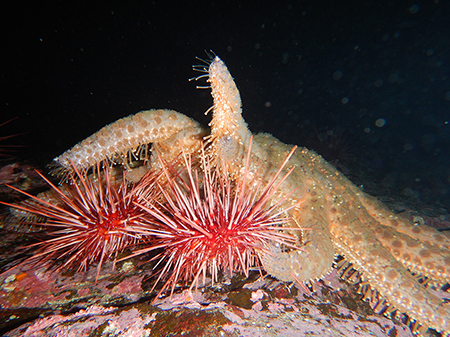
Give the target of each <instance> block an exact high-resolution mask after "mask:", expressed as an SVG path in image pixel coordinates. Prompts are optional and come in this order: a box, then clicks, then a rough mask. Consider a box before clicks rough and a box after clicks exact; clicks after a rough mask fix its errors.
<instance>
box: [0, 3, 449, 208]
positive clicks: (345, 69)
mask: <svg viewBox="0 0 450 337" xmlns="http://www.w3.org/2000/svg"><path fill="white" fill-rule="evenodd" d="M0 10H1V20H2V25H3V27H4V28H3V29H2V30H1V49H2V52H1V55H2V67H1V73H0V78H1V85H2V88H1V97H2V108H1V112H0V123H1V122H3V121H6V120H8V119H10V118H13V117H16V116H18V117H19V118H18V119H17V120H15V121H13V122H11V123H9V124H8V125H7V126H4V127H2V128H1V129H0V135H5V134H12V133H20V132H27V134H25V135H23V136H20V137H16V138H15V139H14V142H17V143H22V144H26V145H27V148H26V149H24V150H23V152H22V155H23V156H25V157H27V158H30V159H33V160H34V161H37V163H39V164H40V165H44V164H45V163H48V162H49V161H50V160H51V159H52V158H53V157H55V156H57V155H59V154H61V153H62V152H64V151H65V150H66V149H68V148H70V147H71V146H73V145H74V144H75V143H77V142H78V141H80V140H82V139H84V138H85V137H87V136H89V135H90V134H92V133H93V132H95V131H97V130H98V129H100V128H101V127H103V126H104V125H106V124H108V123H110V122H112V121H114V120H116V119H118V118H121V117H124V116H127V115H129V114H133V113H136V112H138V111H140V110H143V109H150V108H170V109H175V110H177V111H179V112H181V113H184V114H186V115H188V116H190V117H193V118H195V119H197V120H199V121H200V122H202V123H204V124H207V123H208V121H209V116H204V112H205V111H206V110H207V109H208V108H209V107H210V106H211V104H212V99H211V98H210V96H209V92H208V90H197V89H195V86H196V83H195V82H189V81H188V79H189V78H191V77H194V76H196V75H197V74H196V73H195V72H193V71H192V64H198V63H199V62H198V61H196V60H195V56H200V57H206V54H205V53H204V50H209V49H212V50H213V51H214V52H215V53H216V54H217V55H219V56H220V57H221V58H222V59H223V60H224V61H225V63H226V64H227V66H228V68H229V70H230V72H231V74H232V75H233V77H234V78H235V80H236V83H237V85H238V87H239V89H240V92H241V96H242V101H243V109H244V118H245V119H246V121H247V122H248V123H249V127H250V129H251V130H252V131H253V132H260V131H264V132H269V133H272V134H273V135H274V136H276V137H278V138H280V139H281V140H282V141H283V142H286V143H293V144H299V145H305V143H307V140H308V139H313V138H314V137H316V136H315V135H316V130H317V131H318V132H319V133H320V132H323V131H324V130H325V131H326V130H337V129H342V130H344V132H345V133H346V134H348V135H351V137H350V138H351V139H352V142H353V144H352V145H351V147H352V150H351V153H352V156H353V157H352V160H350V161H349V163H346V165H347V167H348V168H349V170H350V171H353V172H356V171H358V172H360V171H362V172H365V173H364V174H363V176H364V177H363V178H361V174H355V175H358V176H359V178H356V180H359V181H357V182H358V183H367V184H368V185H373V186H374V188H373V190H374V191H378V193H380V194H389V193H394V194H396V195H397V196H398V197H399V198H402V197H404V198H406V199H410V200H414V201H416V202H418V203H421V202H422V203H430V204H433V205H439V206H443V207H447V208H449V209H450V201H449V200H450V165H449V163H450V156H449V148H450V78H449V76H450V64H449V62H450V23H449V22H450V20H449V19H448V18H449V17H450V4H449V1H443V0H442V1H386V0H383V1H306V0H305V1H261V2H256V1H255V2H245V1H241V2H231V1H229V2H228V1H183V2H182V1H123V2H119V1H109V2H96V1H91V2H73V3H71V2H66V1H64V2H63V1H61V2H59V3H56V4H50V2H38V1H35V2H20V1H18V2H14V3H12V2H3V3H2V5H1V8H0ZM347 100H348V102H347ZM377 120H378V121H379V122H380V121H381V120H384V121H385V124H384V126H382V127H378V126H376V121H377ZM350 162H353V163H355V162H356V164H351V163H350ZM352 165H354V166H352ZM377 186H378V190H377V188H376V187H377Z"/></svg>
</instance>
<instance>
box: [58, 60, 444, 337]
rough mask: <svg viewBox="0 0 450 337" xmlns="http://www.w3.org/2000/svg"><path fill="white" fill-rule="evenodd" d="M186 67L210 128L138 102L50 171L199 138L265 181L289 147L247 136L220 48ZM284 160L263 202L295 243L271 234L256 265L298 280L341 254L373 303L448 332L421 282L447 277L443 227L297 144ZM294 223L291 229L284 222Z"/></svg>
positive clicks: (233, 165)
mask: <svg viewBox="0 0 450 337" xmlns="http://www.w3.org/2000/svg"><path fill="white" fill-rule="evenodd" d="M195 68H196V69H197V70H199V71H202V72H204V73H205V74H204V75H202V76H199V77H198V78H202V77H207V81H208V82H209V83H210V85H211V91H212V96H213V100H214V105H213V107H212V121H211V123H210V127H211V130H210V131H208V129H206V128H204V127H202V126H201V125H200V124H198V123H197V122H195V121H193V120H192V119H190V118H188V117H186V116H185V115H183V114H180V113H177V112H175V111H171V110H149V111H143V112H140V113H138V114H136V115H134V116H129V117H126V118H123V119H120V120H118V121H117V122H114V123H112V124H110V125H108V126H106V127H104V128H103V129H101V130H100V131H98V132H97V133H95V134H94V135H92V136H90V137H89V138H87V139H86V140H84V141H82V142H80V143H79V144H77V145H76V146H74V147H73V148H72V149H70V150H68V151H67V152H65V153H64V154H62V155H61V156H59V157H57V158H55V160H54V163H55V165H56V166H58V168H57V170H56V171H57V172H60V173H61V172H64V171H70V170H71V168H70V163H71V162H72V163H73V165H74V166H75V167H76V168H77V169H78V170H87V169H89V168H90V167H92V166H94V165H96V164H97V163H100V162H114V163H121V164H124V166H125V167H127V166H128V163H129V162H130V161H132V160H133V158H134V159H145V160H147V161H148V162H149V168H150V170H151V171H152V170H158V169H159V168H160V167H161V165H163V164H162V163H167V162H169V163H170V162H173V161H176V160H177V158H179V155H180V149H181V148H182V149H183V150H184V151H185V152H186V153H189V154H191V155H192V156H193V157H196V156H197V157H198V156H200V153H201V149H202V148H203V147H204V146H205V147H206V149H205V151H206V154H207V156H208V157H209V158H211V165H212V166H213V167H215V168H216V170H215V172H216V174H220V175H226V176H227V177H228V178H229V179H231V180H232V181H237V180H239V179H240V177H242V176H243V175H245V177H246V178H245V181H246V184H247V185H248V188H249V189H252V188H254V187H255V186H261V187H262V189H261V190H264V187H265V186H266V185H267V184H269V183H270V182H271V180H272V178H273V177H275V176H276V174H277V171H278V170H279V168H280V167H282V163H283V161H284V160H285V158H286V157H287V155H288V154H289V153H290V151H291V149H292V146H290V145H286V144H283V143H282V142H281V141H279V140H278V139H276V138H275V137H273V136H271V135H269V134H264V133H262V134H256V135H252V133H251V132H250V131H249V130H248V128H247V124H246V123H245V121H244V119H243V118H242V110H241V100H240V95H239V91H238V89H237V87H236V85H235V83H234V81H233V78H232V77H231V75H230V73H229V71H228V69H227V67H226V66H225V64H224V63H223V61H222V60H221V59H220V58H219V57H217V56H215V57H213V58H212V60H210V61H208V63H207V64H206V65H205V66H196V67H195ZM252 137H253V143H252V146H251V149H249V143H250V139H251V138H252ZM149 143H152V148H151V152H152V155H151V156H149V153H148V152H150V150H149V147H148V144H149ZM180 144H181V147H180ZM247 153H249V155H248V157H247ZM247 158H248V164H246V160H247ZM223 164H225V165H223ZM198 167H199V170H200V173H201V174H203V173H204V172H203V173H202V172H201V170H202V166H201V165H199V166H198ZM291 169H293V171H292V172H291V173H290V175H289V176H288V177H287V178H286V179H285V180H284V181H283V182H282V183H281V184H279V185H278V186H277V191H276V192H274V193H273V194H272V195H271V197H270V200H269V202H270V203H271V204H272V205H279V206H280V207H281V208H283V209H286V210H288V212H287V213H288V216H289V219H290V220H289V221H288V222H286V223H285V224H284V225H283V226H284V232H285V233H286V234H289V235H291V236H294V237H295V238H296V242H295V246H296V248H295V249H292V248H289V247H286V246H285V245H284V244H283V243H273V242H272V243H270V245H269V246H268V248H267V249H266V250H261V251H260V252H259V255H260V257H261V261H262V264H263V267H264V270H265V271H266V272H267V273H268V274H270V275H271V276H273V277H275V278H277V279H279V280H282V281H288V282H300V283H305V282H309V281H315V280H317V279H321V278H322V277H324V276H325V275H327V274H328V273H329V272H330V270H331V269H332V267H333V263H334V261H335V258H336V256H338V255H340V256H342V257H343V258H344V260H342V261H341V262H340V263H339V266H338V267H339V268H340V271H341V272H342V273H343V274H344V278H345V277H346V276H345V275H347V273H348V271H349V270H350V269H352V270H354V272H351V273H353V274H355V273H356V274H357V278H358V279H359V280H360V283H361V291H362V292H363V294H364V295H365V296H366V297H367V298H369V300H370V302H371V304H372V305H373V306H374V307H375V308H376V309H377V310H378V311H380V312H387V313H390V314H392V315H396V314H397V313H404V314H407V315H408V317H409V319H410V322H411V327H412V329H413V330H414V331H416V333H420V330H418V326H420V325H421V326H423V327H424V328H428V327H430V328H433V329H436V330H437V331H439V332H442V333H443V334H448V333H450V304H449V303H448V301H447V302H446V301H445V300H443V299H441V298H439V297H438V296H436V295H435V294H434V293H433V292H432V291H431V290H430V289H429V288H430V287H433V288H436V289H439V288H441V287H443V286H444V285H445V284H446V283H448V281H449V280H450V235H449V234H448V233H446V232H438V231H437V230H435V229H433V228H431V227H428V226H426V225H419V224H415V223H412V222H410V221H408V220H407V219H404V218H401V217H399V216H397V215H395V214H394V213H393V212H391V211H390V210H389V209H388V208H387V207H386V206H384V205H383V204H382V203H380V202H378V201H377V200H376V199H375V198H372V197H370V196H368V195H366V194H365V193H364V192H362V191H361V190H360V189H359V188H358V187H356V186H355V185H354V184H353V183H351V182H350V181H349V180H348V179H347V178H346V177H345V176H344V175H342V174H341V173H340V172H338V171H337V170H336V169H335V168H334V167H333V166H331V165H330V164H329V163H327V162H326V161H325V160H324V159H323V158H322V157H321V156H319V155H318V154H316V153H315V152H313V151H310V150H308V149H306V148H300V149H298V150H297V151H296V152H295V153H294V154H293V155H292V157H291V158H290V159H289V161H288V162H287V163H286V165H285V167H284V169H283V173H281V176H283V175H284V174H286V172H288V171H289V170H291ZM281 176H280V177H281ZM279 179H280V178H278V181H279ZM294 227H297V228H299V229H300V230H291V229H290V228H294ZM305 228H309V229H310V230H303V229H305ZM419 276H423V277H424V278H426V279H427V285H424V284H422V283H421V282H420V277H419ZM447 294H448V293H447ZM397 316H398V315H397Z"/></svg>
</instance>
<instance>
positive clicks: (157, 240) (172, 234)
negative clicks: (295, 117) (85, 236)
mask: <svg viewBox="0 0 450 337" xmlns="http://www.w3.org/2000/svg"><path fill="white" fill-rule="evenodd" d="M294 150H295V147H294V148H293V149H292V151H291V152H290V153H289V155H288V156H287V158H286V160H285V161H284V163H283V164H282V166H281V167H280V169H279V170H278V172H277V173H276V174H275V175H274V176H273V178H272V179H271V181H270V182H269V183H268V184H267V186H266V187H265V188H264V189H262V190H261V191H260V189H261V188H260V187H261V186H259V187H258V188H256V189H250V188H249V187H248V186H247V184H246V178H245V177H246V176H247V174H248V169H249V160H250V151H251V141H250V146H249V152H248V155H247V160H246V164H245V167H244V174H243V177H244V178H243V179H240V180H239V181H237V182H232V181H230V179H229V178H228V176H227V175H226V174H221V172H226V170H220V169H218V168H214V167H212V166H211V164H210V162H209V159H208V157H207V156H206V155H205V153H204V152H202V155H201V157H200V160H201V163H200V164H201V166H202V169H203V173H199V171H198V170H196V169H193V164H192V158H191V157H190V156H188V155H185V154H184V158H185V165H186V174H187V179H184V180H183V179H180V177H181V174H180V173H175V174H173V170H171V168H170V165H167V164H164V165H161V166H162V167H163V170H164V174H165V177H166V180H167V184H165V185H164V186H161V185H159V189H160V191H161V193H162V195H163V201H161V202H160V203H159V205H155V204H152V203H151V202H145V200H141V201H140V202H138V203H137V205H138V206H139V207H141V208H142V209H143V210H145V211H146V212H148V213H149V214H150V216H151V217H153V218H155V219H156V221H155V223H154V226H155V228H154V229H151V230H150V233H151V234H150V235H151V236H153V238H154V240H153V241H152V245H151V246H150V247H147V248H144V249H141V250H138V251H136V252H134V253H133V254H132V255H131V256H136V255H140V254H144V253H146V252H150V251H154V250H159V249H161V250H162V252H160V253H159V254H157V255H156V256H155V257H153V258H152V260H156V261H157V263H156V266H155V267H154V268H157V267H158V266H160V268H161V269H160V270H159V276H158V278H157V280H156V282H155V284H154V286H153V289H154V287H155V286H156V285H157V284H158V283H159V281H161V280H162V279H166V281H165V283H164V285H163V287H162V289H161V290H160V291H159V293H158V295H157V297H158V296H159V295H160V294H161V293H163V292H164V291H165V290H166V289H168V287H170V288H171V294H172V293H173V291H174V289H175V286H176V284H177V282H178V281H179V280H182V281H183V282H190V281H192V284H191V286H190V289H192V288H193V286H194V285H195V287H197V286H198V282H199V280H200V276H202V279H203V283H205V279H206V276H207V275H210V276H211V278H212V282H213V283H214V282H217V281H218V274H219V272H220V271H228V273H229V274H230V275H232V274H233V273H235V272H243V273H244V274H245V275H247V276H248V272H249V269H250V268H251V267H257V268H259V270H260V271H261V270H262V268H263V267H262V264H261V261H260V258H259V252H261V251H263V252H266V253H268V249H267V245H269V244H273V243H279V244H283V245H285V246H287V247H289V248H292V249H298V248H297V247H296V246H295V244H296V241H297V239H296V237H295V236H292V235H289V234H285V233H283V232H282V231H281V230H282V229H288V230H289V229H290V230H294V229H297V230H298V229H300V228H284V227H283V228H282V227H281V226H282V225H283V224H285V223H288V222H289V221H290V217H289V216H287V212H288V211H289V210H290V209H292V208H294V207H297V206H298V204H299V203H296V204H294V205H292V206H290V207H285V208H283V207H282V203H283V202H284V201H285V200H286V199H287V198H288V197H289V195H288V196H286V197H285V198H283V199H282V200H280V201H279V202H277V203H276V204H274V205H270V199H271V198H272V197H273V196H274V194H275V193H276V191H277V190H278V188H279V187H280V185H281V184H282V183H283V182H284V180H286V179H287V177H288V176H289V175H290V173H291V172H292V170H293V168H292V169H291V170H289V171H288V173H286V174H285V175H284V176H282V177H281V172H282V170H283V168H284V167H285V166H286V164H287V162H288V160H289V158H290V157H291V156H292V154H293V152H294ZM162 164H163V163H162ZM183 173H184V172H183ZM277 179H279V181H278V182H276V181H277ZM167 187H168V188H167ZM131 256H128V257H126V258H129V257H131ZM126 258H123V259H126ZM123 259H121V260H123ZM153 289H152V290H153Z"/></svg>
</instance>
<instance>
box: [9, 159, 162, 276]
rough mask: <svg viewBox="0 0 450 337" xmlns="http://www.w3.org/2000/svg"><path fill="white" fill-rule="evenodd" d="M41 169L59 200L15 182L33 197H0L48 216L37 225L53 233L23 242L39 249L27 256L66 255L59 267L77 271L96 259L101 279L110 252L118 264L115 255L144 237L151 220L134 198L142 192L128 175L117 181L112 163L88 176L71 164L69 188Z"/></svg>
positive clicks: (40, 258) (44, 258) (52, 257)
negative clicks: (45, 197) (21, 199)
mask: <svg viewBox="0 0 450 337" xmlns="http://www.w3.org/2000/svg"><path fill="white" fill-rule="evenodd" d="M37 173H38V174H39V175H40V176H41V177H42V179H44V180H45V181H46V182H47V184H48V185H49V186H50V187H51V190H52V191H53V192H54V193H55V195H56V198H57V200H58V202H57V203H55V204H53V203H50V202H47V201H45V200H42V199H39V198H38V197H35V196H33V195H31V194H28V193H26V192H23V191H21V190H19V189H17V188H15V187H12V186H9V187H10V188H12V189H14V190H16V191H18V192H20V193H22V194H23V195H25V196H27V197H29V198H31V200H32V202H28V203H27V202H24V203H21V204H8V203H4V202H1V203H2V204H4V205H7V206H10V207H13V208H16V209H19V210H22V211H25V212H29V213H31V214H34V215H38V216H41V217H44V218H46V221H45V222H44V223H39V226H42V227H44V229H45V230H46V235H47V236H49V238H46V239H44V240H43V241H41V242H38V243H35V244H32V245H29V246H27V247H25V248H30V249H31V248H35V249H37V252H35V253H34V255H33V256H31V257H30V258H28V259H27V261H33V262H36V263H42V262H46V261H49V260H60V259H62V258H66V260H65V261H64V263H63V264H62V265H60V266H59V267H58V270H60V269H63V268H74V267H75V268H76V270H77V271H81V270H84V271H86V270H87V267H88V266H89V265H91V264H92V263H98V266H97V275H96V282H97V280H98V277H99V274H100V269H101V266H102V264H103V262H104V261H106V260H107V259H110V258H112V259H113V261H114V264H113V269H114V266H115V261H116V258H117V255H118V254H119V253H120V252H122V251H123V250H124V249H126V248H127V247H129V246H131V245H135V244H137V243H138V242H140V240H142V238H143V237H145V232H146V230H147V228H148V227H149V226H150V225H149V222H148V221H147V220H146V218H140V216H141V215H142V214H143V213H144V212H143V211H142V209H141V208H139V207H136V205H135V204H134V202H133V201H134V200H135V197H136V195H138V194H139V193H135V192H136V190H135V188H134V187H132V188H131V189H130V188H129V187H128V185H127V183H126V181H125V179H123V181H122V183H121V185H120V186H119V187H117V186H116V185H115V184H113V183H112V182H111V180H110V178H111V174H110V169H109V168H108V167H104V168H103V170H102V171H101V170H100V167H99V165H97V168H96V178H94V177H92V176H87V174H86V172H85V173H83V174H81V173H80V172H79V171H78V170H77V169H76V167H75V166H73V172H72V173H70V174H69V181H70V184H67V185H65V186H66V187H65V189H63V188H59V187H57V186H55V185H54V184H53V183H52V182H50V181H49V180H48V179H47V178H45V177H44V176H43V175H42V174H41V173H39V172H37ZM102 179H104V182H102ZM148 181H150V180H148ZM153 190H154V191H157V189H153ZM147 198H151V195H147ZM145 215H147V214H145ZM138 218H139V221H138Z"/></svg>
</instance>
